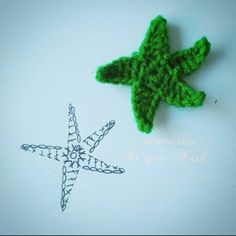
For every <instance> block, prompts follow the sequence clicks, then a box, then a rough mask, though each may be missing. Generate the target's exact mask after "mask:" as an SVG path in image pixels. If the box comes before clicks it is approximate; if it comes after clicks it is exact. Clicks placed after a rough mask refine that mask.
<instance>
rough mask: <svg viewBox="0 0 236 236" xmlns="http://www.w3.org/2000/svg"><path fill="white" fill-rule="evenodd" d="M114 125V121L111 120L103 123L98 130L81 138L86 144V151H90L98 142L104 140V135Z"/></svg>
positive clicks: (93, 149) (92, 150)
mask: <svg viewBox="0 0 236 236" xmlns="http://www.w3.org/2000/svg"><path fill="white" fill-rule="evenodd" d="M114 125H115V121H114V120H111V121H109V122H107V123H106V124H104V125H103V126H102V127H101V128H100V129H99V130H97V131H95V132H93V133H91V134H90V135H89V136H88V137H86V138H85V139H84V140H83V143H85V144H86V147H87V148H86V152H87V153H92V152H94V151H95V150H96V148H97V147H98V146H99V144H100V143H101V142H102V140H104V137H105V135H107V134H108V133H109V132H110V130H111V129H112V128H113V126H114Z"/></svg>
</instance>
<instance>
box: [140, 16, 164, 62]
mask: <svg viewBox="0 0 236 236" xmlns="http://www.w3.org/2000/svg"><path fill="white" fill-rule="evenodd" d="M166 23H167V21H166V19H164V18H163V17H162V16H158V17H156V18H155V19H153V20H152V21H151V23H150V26H149V29H148V31H147V33H146V35H145V38H144V40H143V42H142V44H141V46H140V48H139V50H140V53H139V54H140V57H142V58H143V59H145V58H149V59H151V60H153V59H154V60H156V59H159V60H161V58H162V57H163V56H164V55H165V54H168V53H169V43H168V34H167V27H166Z"/></svg>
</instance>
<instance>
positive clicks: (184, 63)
mask: <svg viewBox="0 0 236 236" xmlns="http://www.w3.org/2000/svg"><path fill="white" fill-rule="evenodd" d="M209 51H210V42H209V41H208V40H207V38H206V37H203V38H202V39H200V40H198V41H197V42H196V43H195V44H194V46H193V47H192V48H189V49H185V50H181V51H177V52H176V53H174V54H172V55H171V60H170V62H171V64H172V66H174V67H175V68H177V69H178V70H179V71H180V73H181V74H183V75H189V74H191V73H192V72H193V71H195V70H197V69H198V68H199V66H200V65H201V64H202V62H203V60H204V59H205V57H206V56H207V54H208V53H209Z"/></svg>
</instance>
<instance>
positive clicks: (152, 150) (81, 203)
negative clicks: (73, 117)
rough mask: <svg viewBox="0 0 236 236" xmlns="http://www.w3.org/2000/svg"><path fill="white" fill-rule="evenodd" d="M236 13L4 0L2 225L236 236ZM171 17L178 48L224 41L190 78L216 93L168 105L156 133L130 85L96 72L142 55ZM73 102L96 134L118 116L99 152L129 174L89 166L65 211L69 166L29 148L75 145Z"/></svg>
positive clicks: (167, 4) (25, 229)
mask: <svg viewBox="0 0 236 236" xmlns="http://www.w3.org/2000/svg"><path fill="white" fill-rule="evenodd" d="M235 10H236V2H235V1H215V0H214V1H209V0H208V1H0V29H1V33H0V36H1V37H0V85H1V86H0V105H1V116H0V141H1V144H0V146H1V149H0V158H1V165H0V177H1V178H0V188H1V195H0V233H4V234H7V233H8V234H9V233H11V234H12V233H15V234H17V233H18V234H19V233H22V234H28V233H31V234H43V233H47V234H52V233H54V234H55V233H56V234H65V233H67V234H92V233H97V234H99V233H103V234H108V233H109V234H112V233H113V234H131V233H135V234H141V233H143V234H171V233H175V234H185V233H189V234H191V233H195V234H201V233H204V234H207V233H213V234H214V233H236V226H235V221H236V213H235V212H236V204H235V201H236V200H235V199H236V192H235V187H236V184H235V165H236V161H235V158H236V156H235V138H236V135H235V118H236V111H235V101H236V93H235V80H236V78H235V68H236V64H235V53H236V47H235V40H236V38H235V36H236V35H235V26H236V23H235ZM159 14H161V15H163V16H164V17H165V18H166V19H167V20H168V31H169V38H170V48H171V51H175V50H178V49H180V48H187V47H190V46H192V45H193V43H194V42H195V41H196V40H198V39H199V38H201V37H202V36H203V35H205V36H207V37H208V39H209V41H210V42H211V43H212V51H211V53H210V54H209V56H208V58H207V59H206V61H205V62H204V64H203V65H202V66H201V68H200V69H199V70H198V71H197V72H195V73H194V74H192V75H191V76H190V77H189V78H186V79H187V80H188V83H189V84H190V85H192V86H193V87H194V88H196V89H198V90H204V91H205V92H206V94H207V98H206V100H205V103H204V105H203V107H201V108H195V109H194V108H175V107H173V106H172V107H170V106H168V105H166V104H165V103H164V102H162V103H161V104H160V107H159V109H158V110H157V112H156V117H155V125H154V129H153V132H152V133H151V134H149V135H145V134H142V133H140V132H139V131H138V130H137V128H136V124H135V121H134V116H133V113H132V110H131V102H130V88H129V87H122V86H114V85H103V84H99V83H97V82H96V81H95V71H96V68H97V66H99V65H101V64H104V63H107V62H109V61H110V60H113V59H116V58H118V57H120V56H123V55H130V54H131V53H132V52H133V51H136V50H137V49H138V47H139V46H140V43H141V41H142V39H143V36H144V34H145V32H146V30H147V28H148V25H149V22H150V20H151V19H153V18H154V17H156V16H157V15H159ZM215 100H217V102H216V103H215ZM70 102H71V103H72V104H73V105H74V106H75V107H76V113H77V118H78V122H79V126H80V130H81V134H82V135H84V137H85V136H86V135H88V134H90V133H91V132H93V131H95V130H96V129H98V128H100V127H101V126H102V125H103V124H104V123H105V122H106V121H109V120H111V119H115V120H116V122H117V123H116V126H115V127H114V128H113V130H112V131H111V134H109V135H108V136H107V137H106V138H105V139H104V141H103V143H102V144H101V146H100V147H99V148H98V149H97V151H96V154H97V156H98V157H99V158H101V159H103V160H105V161H107V162H108V163H113V164H117V165H120V166H122V167H123V168H125V170H126V173H125V174H124V175H110V176H107V175H101V174H97V173H89V172H86V171H81V172H80V175H79V177H78V179H77V182H76V185H75V187H74V189H73V193H72V196H71V199H70V202H69V205H68V207H67V209H66V211H65V212H64V213H62V212H61V209H60V204H59V203H60V194H61V193H60V184H61V164H60V163H55V162H53V161H50V160H43V159H42V158H39V157H38V156H34V155H31V154H30V153H26V152H23V151H22V150H20V148H19V147H20V145H21V144H23V143H35V144H40V143H45V144H51V145H61V146H63V145H65V144H66V137H67V107H68V104H69V103H70ZM183 141H185V142H186V141H187V142H188V143H187V144H183V143H182V144H181V143H180V142H183Z"/></svg>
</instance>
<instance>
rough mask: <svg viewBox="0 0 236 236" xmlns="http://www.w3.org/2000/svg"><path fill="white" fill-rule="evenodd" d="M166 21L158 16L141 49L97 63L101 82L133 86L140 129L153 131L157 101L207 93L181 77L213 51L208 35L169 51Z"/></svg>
mask: <svg viewBox="0 0 236 236" xmlns="http://www.w3.org/2000/svg"><path fill="white" fill-rule="evenodd" d="M166 23H167V21H166V20H165V19H164V18H163V17H162V16H158V17H156V18H155V19H154V20H152V21H151V24H150V27H149V29H148V31H147V33H146V35H145V38H144V40H143V42H142V44H141V46H140V48H139V51H138V52H135V53H133V54H132V55H131V56H130V57H121V58H119V59H117V60H114V61H112V62H111V63H109V64H107V65H103V66H100V67H98V69H97V74H96V79H97V81H99V82H103V83H111V84H123V85H130V86H131V91H132V93H131V101H132V108H133V112H134V116H135V119H136V122H137V125H138V128H139V130H140V131H142V132H145V133H150V132H151V130H152V127H153V119H154V115H155V111H156V108H157V105H158V103H159V101H160V100H164V101H165V102H167V103H168V104H170V105H174V106H177V107H186V106H188V107H197V106H200V105H202V104H203V101H204V99H205V93H204V92H202V91H200V92H198V91H195V90H194V89H192V88H191V87H190V86H189V85H187V83H186V82H185V81H183V80H181V79H180V78H181V77H183V76H185V75H190V74H191V73H192V72H193V71H195V70H196V69H198V67H199V66H200V65H201V63H202V61H203V60H204V58H205V57H206V55H207V54H208V52H209V51H210V43H209V41H208V40H207V38H206V37H203V38H202V39H200V40H198V41H197V42H196V43H195V44H194V46H193V47H191V48H189V49H184V50H180V51H177V52H175V53H173V54H170V53H169V43H168V35H167V28H166Z"/></svg>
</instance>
